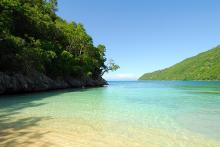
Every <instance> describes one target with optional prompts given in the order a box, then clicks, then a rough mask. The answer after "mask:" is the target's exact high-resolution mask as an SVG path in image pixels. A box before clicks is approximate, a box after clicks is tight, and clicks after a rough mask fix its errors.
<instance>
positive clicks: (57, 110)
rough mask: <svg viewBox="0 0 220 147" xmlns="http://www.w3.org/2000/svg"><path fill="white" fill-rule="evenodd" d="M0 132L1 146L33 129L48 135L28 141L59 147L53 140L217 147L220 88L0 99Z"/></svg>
mask: <svg viewBox="0 0 220 147" xmlns="http://www.w3.org/2000/svg"><path fill="white" fill-rule="evenodd" d="M0 129H1V130H0V135H2V134H3V136H4V137H3V139H2V140H0V142H2V144H1V143H0V145H15V144H16V143H17V142H19V140H22V143H26V140H25V138H23V139H20V138H19V137H18V134H17V136H16V135H15V134H16V132H26V135H30V134H28V133H30V132H28V131H27V130H31V129H33V130H35V131H32V134H33V133H36V132H37V131H38V132H42V130H44V131H45V130H47V132H50V133H44V135H42V134H43V133H42V134H41V138H37V137H36V136H39V135H36V134H35V138H33V137H32V138H28V137H26V139H28V140H30V139H34V141H33V142H36V141H37V140H40V139H43V138H44V136H45V140H47V141H50V140H51V142H53V143H55V144H54V145H58V146H59V144H57V143H56V141H55V140H56V139H55V138H56V137H57V134H62V135H60V136H61V138H62V137H63V138H62V139H61V141H64V142H70V143H72V144H71V145H73V144H74V145H81V146H98V145H101V146H111V145H112V146H145V145H151V146H189V145H190V146H220V143H219V140H220V82H199V81H133V82H109V86H106V87H101V88H91V89H81V90H80V89H79V90H62V91H51V92H43V93H36V94H25V95H14V96H2V97H1V98H0ZM67 134H68V135H67ZM13 135H14V136H13ZM11 136H13V137H11ZM24 136H25V135H24ZM52 136H53V137H52ZM64 136H65V137H64ZM79 136H80V137H79ZM15 138H17V140H16V139H15ZM57 138H58V137H57ZM59 138H60V137H59ZM65 139H66V140H65ZM116 140H117V141H116ZM16 141H17V142H16ZM59 142H60V141H59ZM13 143H14V144H13ZM82 143H83V144H82ZM29 145H30V144H29ZM54 145H52V146H54ZM36 146H38V145H36ZM64 146H65V145H64Z"/></svg>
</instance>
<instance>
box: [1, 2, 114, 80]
mask: <svg viewBox="0 0 220 147" xmlns="http://www.w3.org/2000/svg"><path fill="white" fill-rule="evenodd" d="M56 10H57V1H56V0H1V1H0V16H1V17H0V71H19V72H24V73H28V72H30V71H39V72H43V73H45V74H47V75H51V76H79V77H83V76H90V77H94V78H96V77H98V76H101V75H102V73H103V71H106V70H107V66H106V65H105V61H106V58H105V46H104V45H98V46H97V47H96V46H94V45H93V41H92V38H91V37H90V36H89V35H88V34H87V33H86V30H85V28H84V27H83V25H82V24H80V23H79V24H77V23H75V22H70V23H68V22H66V21H65V20H63V19H62V18H60V17H59V16H57V15H56V13H55V12H56ZM112 65H113V64H112ZM113 69H116V67H113V68H109V70H113Z"/></svg>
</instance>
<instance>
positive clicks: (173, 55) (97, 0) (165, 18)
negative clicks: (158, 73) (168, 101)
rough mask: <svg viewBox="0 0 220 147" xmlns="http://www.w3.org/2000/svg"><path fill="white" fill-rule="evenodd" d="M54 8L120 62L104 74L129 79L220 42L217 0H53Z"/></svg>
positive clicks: (115, 78) (164, 66) (109, 78)
mask: <svg viewBox="0 0 220 147" xmlns="http://www.w3.org/2000/svg"><path fill="white" fill-rule="evenodd" d="M58 9H59V10H58V12H57V14H58V15H59V16H61V17H63V18H64V19H66V20H67V21H72V20H74V21H75V22H81V23H83V24H84V26H85V28H86V30H87V32H88V33H89V34H90V35H91V36H92V37H93V41H94V43H95V45H97V44H104V45H105V46H106V47H107V53H106V55H107V58H109V59H110V58H112V59H114V60H115V62H116V63H117V64H119V65H120V67H121V68H120V69H119V70H118V71H116V72H112V73H109V74H105V76H104V77H105V78H106V79H107V80H134V79H137V78H138V77H139V76H141V75H142V74H143V73H145V72H152V71H154V70H158V69H162V68H166V67H169V66H171V65H173V64H175V63H177V62H179V61H181V60H183V59H185V58H187V57H190V56H194V55H196V54H198V53H200V52H203V51H206V50H208V49H210V48H212V47H215V46H217V45H218V44H220V1H219V0H58Z"/></svg>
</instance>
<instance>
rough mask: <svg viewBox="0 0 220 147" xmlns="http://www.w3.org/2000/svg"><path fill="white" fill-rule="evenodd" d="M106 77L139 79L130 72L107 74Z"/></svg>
mask: <svg viewBox="0 0 220 147" xmlns="http://www.w3.org/2000/svg"><path fill="white" fill-rule="evenodd" d="M104 78H105V79H106V80H137V77H136V76H135V75H134V74H130V73H120V74H111V75H105V76H104Z"/></svg>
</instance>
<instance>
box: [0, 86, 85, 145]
mask: <svg viewBox="0 0 220 147" xmlns="http://www.w3.org/2000/svg"><path fill="white" fill-rule="evenodd" d="M70 91H71V92H73V90H65V91H53V92H42V93H34V94H24V95H12V96H0V146H3V147H11V146H13V147H14V146H31V145H36V143H38V144H37V145H36V146H52V144H51V143H49V142H47V141H43V142H40V140H41V139H42V138H43V137H44V136H45V135H48V134H49V133H50V132H49V131H45V130H43V129H39V128H40V123H41V122H42V121H46V120H50V119H52V118H50V117H35V116H31V117H30V116H22V117H19V115H22V111H23V110H25V109H28V108H33V107H35V108H38V107H39V106H42V105H45V104H46V103H43V102H41V100H42V99H45V98H48V97H52V96H57V95H59V94H62V93H66V92H70ZM74 91H76V90H74ZM79 91H84V90H79ZM36 127H37V128H38V130H37V129H33V128H36ZM39 142H40V144H39Z"/></svg>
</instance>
